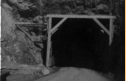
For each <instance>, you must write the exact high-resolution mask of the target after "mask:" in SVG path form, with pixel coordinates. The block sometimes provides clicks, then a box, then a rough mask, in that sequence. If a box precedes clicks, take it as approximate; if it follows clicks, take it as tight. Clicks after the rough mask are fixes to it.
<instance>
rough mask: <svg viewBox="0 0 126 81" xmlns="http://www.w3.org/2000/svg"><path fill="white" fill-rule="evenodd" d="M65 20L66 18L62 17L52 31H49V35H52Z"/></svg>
mask: <svg viewBox="0 0 126 81" xmlns="http://www.w3.org/2000/svg"><path fill="white" fill-rule="evenodd" d="M66 19H67V17H64V18H63V19H62V20H61V21H60V22H59V23H58V24H56V25H55V26H54V27H53V28H52V29H51V34H52V33H54V32H55V31H56V30H57V28H58V27H59V26H60V25H61V24H62V23H63V22H64V21H65V20H66Z"/></svg>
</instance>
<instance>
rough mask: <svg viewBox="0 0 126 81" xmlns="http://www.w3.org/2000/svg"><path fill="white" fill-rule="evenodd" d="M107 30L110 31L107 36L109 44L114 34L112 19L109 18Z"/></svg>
mask: <svg viewBox="0 0 126 81" xmlns="http://www.w3.org/2000/svg"><path fill="white" fill-rule="evenodd" d="M109 28H110V29H109V31H110V36H109V45H111V43H112V40H113V35H114V27H113V19H110V25H109Z"/></svg>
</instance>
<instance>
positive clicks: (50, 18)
mask: <svg viewBox="0 0 126 81" xmlns="http://www.w3.org/2000/svg"><path fill="white" fill-rule="evenodd" d="M51 27H52V17H49V20H48V40H47V56H46V67H47V68H49V66H50V65H49V59H50V49H51Z"/></svg>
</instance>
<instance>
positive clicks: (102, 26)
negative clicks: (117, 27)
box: [93, 18, 110, 35]
mask: <svg viewBox="0 0 126 81" xmlns="http://www.w3.org/2000/svg"><path fill="white" fill-rule="evenodd" d="M93 20H94V21H95V22H96V23H97V24H98V25H99V26H100V27H101V28H102V29H103V30H104V31H105V32H106V33H107V34H108V35H110V33H109V30H107V28H106V27H105V26H104V25H103V24H102V23H101V22H99V20H98V19H96V18H93Z"/></svg>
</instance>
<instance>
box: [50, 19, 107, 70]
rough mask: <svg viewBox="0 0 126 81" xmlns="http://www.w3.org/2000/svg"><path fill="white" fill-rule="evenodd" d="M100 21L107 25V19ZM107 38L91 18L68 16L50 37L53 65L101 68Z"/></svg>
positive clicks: (105, 52)
mask: <svg viewBox="0 0 126 81" xmlns="http://www.w3.org/2000/svg"><path fill="white" fill-rule="evenodd" d="M56 20H58V19H55V20H53V21H55V22H56ZM55 22H53V23H55ZM102 22H103V23H104V24H106V25H109V21H108V20H104V21H102ZM53 23H52V24H53ZM108 40H109V39H108V35H107V34H106V33H105V32H104V31H103V30H102V29H101V28H100V27H99V26H98V25H97V24H96V23H95V22H94V21H93V20H92V19H70V18H69V19H67V20H66V21H65V22H64V23H63V24H62V25H61V26H60V27H59V29H58V30H57V31H56V32H55V33H54V34H53V35H52V37H51V41H52V56H54V58H55V66H58V67H85V68H92V67H95V66H98V67H99V68H102V67H103V66H102V65H103V64H104V63H103V56H104V55H107V54H108V53H109V41H108Z"/></svg>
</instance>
